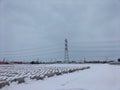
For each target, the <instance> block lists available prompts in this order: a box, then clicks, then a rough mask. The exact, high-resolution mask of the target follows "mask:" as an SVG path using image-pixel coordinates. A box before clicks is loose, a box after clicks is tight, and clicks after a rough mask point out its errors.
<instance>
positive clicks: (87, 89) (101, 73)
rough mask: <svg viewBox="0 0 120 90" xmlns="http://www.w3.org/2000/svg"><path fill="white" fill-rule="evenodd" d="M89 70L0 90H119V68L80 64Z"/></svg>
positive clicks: (12, 85) (117, 66)
mask: <svg viewBox="0 0 120 90" xmlns="http://www.w3.org/2000/svg"><path fill="white" fill-rule="evenodd" d="M79 66H81V67H82V66H90V67H91V68H90V69H87V70H83V71H78V72H74V73H69V74H64V75H61V76H54V77H51V78H45V79H44V80H39V81H36V80H33V81H29V82H26V83H23V84H19V85H17V84H15V83H13V84H11V85H10V86H6V87H4V88H2V89H1V90H120V76H119V75H120V66H119V65H109V64H89V65H87V64H81V65H79Z"/></svg>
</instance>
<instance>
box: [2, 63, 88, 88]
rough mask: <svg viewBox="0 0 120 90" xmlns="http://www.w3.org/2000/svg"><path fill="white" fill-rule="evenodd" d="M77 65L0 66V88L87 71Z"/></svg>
mask: <svg viewBox="0 0 120 90" xmlns="http://www.w3.org/2000/svg"><path fill="white" fill-rule="evenodd" d="M88 68H89V67H81V66H78V65H62V64H60V65H58V64H57V65H53V64H51V65H48V64H47V65H42V64H40V65H0V88H3V87H5V86H10V85H11V83H13V82H16V83H18V84H21V83H25V82H26V81H27V80H28V79H29V80H43V79H45V78H48V77H53V76H57V75H62V74H67V73H72V72H75V71H79V70H84V69H88Z"/></svg>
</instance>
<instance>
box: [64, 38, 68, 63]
mask: <svg viewBox="0 0 120 90" xmlns="http://www.w3.org/2000/svg"><path fill="white" fill-rule="evenodd" d="M68 52H69V51H68V41H67V39H65V56H64V62H65V63H68V62H69V54H68Z"/></svg>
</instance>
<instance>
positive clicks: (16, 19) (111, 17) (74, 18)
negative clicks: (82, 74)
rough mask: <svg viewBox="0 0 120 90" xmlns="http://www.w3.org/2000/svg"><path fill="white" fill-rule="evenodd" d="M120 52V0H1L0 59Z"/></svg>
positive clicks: (93, 56)
mask: <svg viewBox="0 0 120 90" xmlns="http://www.w3.org/2000/svg"><path fill="white" fill-rule="evenodd" d="M65 38H67V39H68V42H69V56H70V59H71V60H73V59H74V60H82V59H83V58H84V57H86V58H87V59H89V60H90V59H91V60H93V59H94V60H95V59H105V58H107V57H108V58H109V59H116V58H118V57H120V0H0V59H2V58H4V57H6V59H9V60H33V59H36V58H40V59H41V60H53V59H54V60H55V59H63V58H64V39H65Z"/></svg>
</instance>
